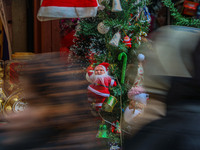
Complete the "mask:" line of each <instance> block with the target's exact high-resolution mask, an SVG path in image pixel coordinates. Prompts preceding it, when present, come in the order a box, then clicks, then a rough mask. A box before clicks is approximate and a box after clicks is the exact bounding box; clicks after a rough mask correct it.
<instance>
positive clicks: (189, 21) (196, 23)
mask: <svg viewBox="0 0 200 150" xmlns="http://www.w3.org/2000/svg"><path fill="white" fill-rule="evenodd" d="M162 2H163V3H164V5H165V6H166V7H168V8H169V10H170V12H171V15H172V16H173V17H174V19H175V20H176V25H180V26H188V27H195V28H200V20H199V19H194V18H187V17H184V16H182V15H181V14H180V13H179V12H178V10H177V9H176V8H175V6H174V3H173V2H172V1H171V0H162Z"/></svg>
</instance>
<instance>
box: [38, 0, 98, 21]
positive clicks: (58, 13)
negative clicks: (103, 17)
mask: <svg viewBox="0 0 200 150" xmlns="http://www.w3.org/2000/svg"><path fill="white" fill-rule="evenodd" d="M97 9H98V2H97V0H42V1H41V7H40V9H39V12H38V15H37V17H38V20H40V21H48V20H56V19H61V18H87V17H95V16H96V14H97Z"/></svg>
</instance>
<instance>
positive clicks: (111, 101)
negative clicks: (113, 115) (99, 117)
mask: <svg viewBox="0 0 200 150" xmlns="http://www.w3.org/2000/svg"><path fill="white" fill-rule="evenodd" d="M117 102H118V101H117V98H116V97H114V96H112V95H111V96H109V97H108V98H107V99H106V100H105V102H104V103H103V110H104V111H106V112H112V111H113V108H114V107H115V105H116V104H117Z"/></svg>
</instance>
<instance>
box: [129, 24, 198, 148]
mask: <svg viewBox="0 0 200 150" xmlns="http://www.w3.org/2000/svg"><path fill="white" fill-rule="evenodd" d="M153 40H154V41H153V46H154V47H153V48H154V49H153V52H152V51H149V52H148V53H147V54H146V57H147V62H146V66H145V73H147V76H148V78H151V80H152V81H153V80H157V82H158V81H160V82H161V83H168V84H169V85H170V88H169V90H168V94H167V97H166V115H165V116H163V117H162V118H161V119H158V120H156V121H153V122H151V123H149V124H147V125H145V126H144V127H143V128H142V129H141V130H140V131H139V132H138V133H137V134H136V135H135V136H133V137H132V138H131V139H129V140H128V141H127V142H126V144H125V150H147V149H148V150H172V149H173V150H193V149H195V150H197V149H200V143H199V141H200V126H199V125H200V119H199V118H200V30H199V29H196V28H190V27H181V26H165V27H162V28H160V29H159V30H157V31H156V32H155V33H154V36H153ZM145 79H146V78H145ZM146 85H147V84H146ZM152 86H154V85H152ZM149 87H150V84H149Z"/></svg>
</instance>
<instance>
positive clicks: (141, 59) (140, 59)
mask: <svg viewBox="0 0 200 150" xmlns="http://www.w3.org/2000/svg"><path fill="white" fill-rule="evenodd" d="M137 59H138V60H139V61H140V62H141V61H144V59H145V56H144V55H143V54H139V55H138V57H137Z"/></svg>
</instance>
